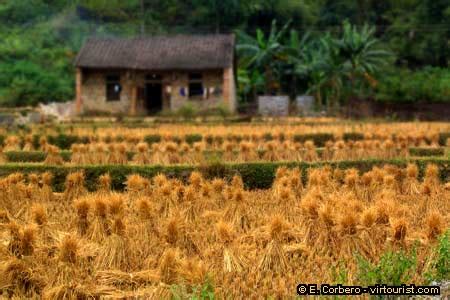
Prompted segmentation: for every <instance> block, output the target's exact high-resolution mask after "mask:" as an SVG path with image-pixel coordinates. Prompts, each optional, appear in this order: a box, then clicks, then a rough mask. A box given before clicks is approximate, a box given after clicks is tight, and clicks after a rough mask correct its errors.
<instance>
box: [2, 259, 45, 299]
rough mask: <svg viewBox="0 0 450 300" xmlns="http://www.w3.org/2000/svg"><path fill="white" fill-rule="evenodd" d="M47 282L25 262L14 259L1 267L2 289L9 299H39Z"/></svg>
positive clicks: (5, 262)
mask: <svg viewBox="0 0 450 300" xmlns="http://www.w3.org/2000/svg"><path fill="white" fill-rule="evenodd" d="M44 285H45V281H44V279H43V278H41V277H40V276H39V272H36V270H33V269H32V268H30V267H29V266H28V265H27V263H26V262H25V261H24V260H21V259H17V258H12V259H9V260H6V261H4V262H3V263H2V264H1V267H0V287H2V290H4V291H5V293H6V294H4V295H5V296H6V295H7V294H9V297H17V298H31V297H37V295H39V294H40V293H41V291H42V289H43V287H44Z"/></svg>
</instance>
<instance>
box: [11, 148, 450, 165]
mask: <svg viewBox="0 0 450 300" xmlns="http://www.w3.org/2000/svg"><path fill="white" fill-rule="evenodd" d="M316 150H317V154H319V155H321V154H322V152H323V148H317V149H316ZM235 152H236V153H235V154H236V155H237V154H238V152H239V151H235ZM264 152H265V151H264V150H258V154H259V156H260V158H262V157H263V155H264ZM60 153H61V156H62V158H63V159H64V160H65V161H70V157H71V155H72V153H71V152H70V151H67V150H63V151H61V152H60ZM222 153H223V152H222V151H220V150H218V151H210V150H206V151H204V154H205V157H206V159H208V158H212V157H215V158H220V157H221V155H222ZM409 153H410V154H411V156H416V157H428V156H443V155H444V154H445V149H444V148H417V147H415V148H410V149H409ZM4 154H5V156H6V158H7V159H8V161H9V162H43V161H44V160H45V155H46V154H45V153H44V152H42V151H9V152H5V153H4ZM134 154H135V152H127V156H128V159H129V160H131V159H132V158H133V156H134Z"/></svg>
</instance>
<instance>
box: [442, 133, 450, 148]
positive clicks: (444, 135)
mask: <svg viewBox="0 0 450 300" xmlns="http://www.w3.org/2000/svg"><path fill="white" fill-rule="evenodd" d="M448 139H450V132H441V133H440V134H439V145H441V146H447V140H448Z"/></svg>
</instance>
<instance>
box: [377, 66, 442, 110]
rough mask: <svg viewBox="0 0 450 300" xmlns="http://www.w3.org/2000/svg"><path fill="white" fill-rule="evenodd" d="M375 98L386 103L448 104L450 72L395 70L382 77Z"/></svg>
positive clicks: (437, 69) (432, 69)
mask: <svg viewBox="0 0 450 300" xmlns="http://www.w3.org/2000/svg"><path fill="white" fill-rule="evenodd" d="M375 98H376V100H378V101H384V102H418V101H427V102H448V101H450V71H449V70H448V69H445V68H433V67H427V68H424V69H421V70H415V71H411V70H408V69H393V70H391V72H387V73H386V74H385V75H384V76H382V78H381V80H380V82H379V84H378V86H377V88H376V90H375Z"/></svg>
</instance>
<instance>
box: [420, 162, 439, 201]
mask: <svg viewBox="0 0 450 300" xmlns="http://www.w3.org/2000/svg"><path fill="white" fill-rule="evenodd" d="M439 187H440V181H439V168H438V166H437V165H435V164H428V165H427V167H426V169H425V176H424V180H423V189H424V190H426V189H429V190H430V193H432V194H437V193H438V192H439Z"/></svg>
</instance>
